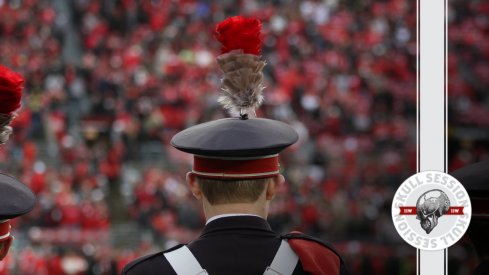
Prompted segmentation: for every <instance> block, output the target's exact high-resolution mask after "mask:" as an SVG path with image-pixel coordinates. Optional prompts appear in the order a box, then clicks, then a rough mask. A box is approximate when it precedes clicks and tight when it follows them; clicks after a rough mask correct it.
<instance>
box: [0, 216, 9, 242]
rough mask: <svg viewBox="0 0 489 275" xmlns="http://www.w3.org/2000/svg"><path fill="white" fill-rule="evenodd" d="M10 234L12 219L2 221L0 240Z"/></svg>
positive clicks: (0, 223) (0, 224)
mask: <svg viewBox="0 0 489 275" xmlns="http://www.w3.org/2000/svg"><path fill="white" fill-rule="evenodd" d="M9 236H10V221H9V220H6V221H3V222H0V242H1V241H3V240H5V239H7V238H8V237H9Z"/></svg>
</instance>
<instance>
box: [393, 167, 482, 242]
mask: <svg viewBox="0 0 489 275" xmlns="http://www.w3.org/2000/svg"><path fill="white" fill-rule="evenodd" d="M471 216H472V206H471V204H470V198H469V195H468V194H467V191H466V190H465V188H464V187H463V185H462V184H461V183H460V182H459V181H458V180H457V179H455V178H454V177H452V176H450V175H449V174H445V173H442V172H438V171H423V172H420V173H417V174H415V175H412V176H411V177H409V178H408V179H407V180H405V181H404V182H403V183H402V184H401V186H400V187H399V189H397V192H396V194H395V195H394V199H393V200H392V220H393V221H394V226H395V227H396V230H397V232H398V233H399V235H400V236H401V237H402V238H403V239H404V241H406V242H407V243H409V244H410V245H412V246H414V247H416V248H419V249H422V250H440V249H445V248H447V247H449V246H451V245H453V244H454V243H456V242H457V241H458V240H459V239H460V238H462V236H463V235H464V234H465V231H467V228H468V227H469V223H470V218H471Z"/></svg>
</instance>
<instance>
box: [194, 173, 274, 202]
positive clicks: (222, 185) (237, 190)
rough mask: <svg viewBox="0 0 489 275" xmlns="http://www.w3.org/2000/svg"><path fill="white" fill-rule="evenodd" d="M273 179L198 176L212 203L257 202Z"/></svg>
mask: <svg viewBox="0 0 489 275" xmlns="http://www.w3.org/2000/svg"><path fill="white" fill-rule="evenodd" d="M271 179H272V178H263V179H243V180H219V179H209V178H203V177H199V176H197V182H198V184H199V187H200V189H201V190H202V194H203V195H204V197H205V198H206V199H207V200H208V201H209V203H210V204H211V205H216V204H227V203H251V202H256V201H257V200H258V198H259V197H260V195H261V194H262V193H263V192H264V191H265V187H266V185H267V183H268V182H269V181H270V180H271Z"/></svg>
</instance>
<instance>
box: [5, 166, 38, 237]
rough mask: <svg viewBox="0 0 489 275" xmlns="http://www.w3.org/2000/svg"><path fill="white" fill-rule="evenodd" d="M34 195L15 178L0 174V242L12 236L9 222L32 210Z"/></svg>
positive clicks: (34, 200)
mask: <svg viewBox="0 0 489 275" xmlns="http://www.w3.org/2000/svg"><path fill="white" fill-rule="evenodd" d="M35 202H36V197H35V196H34V193H32V191H31V190H30V189H29V187H27V186H26V185H24V184H23V183H22V182H20V181H18V180H17V179H15V178H14V177H11V176H9V175H6V174H3V173H0V241H2V240H3V239H5V238H6V237H8V236H10V224H9V222H8V221H9V220H10V219H12V218H15V217H18V216H20V215H24V214H26V213H28V212H29V211H31V210H32V208H33V207H34V204H35Z"/></svg>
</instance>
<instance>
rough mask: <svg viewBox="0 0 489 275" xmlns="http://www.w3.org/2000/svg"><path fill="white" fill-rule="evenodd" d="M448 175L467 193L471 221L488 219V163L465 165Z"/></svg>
mask: <svg viewBox="0 0 489 275" xmlns="http://www.w3.org/2000/svg"><path fill="white" fill-rule="evenodd" d="M450 174H451V175H452V176H453V177H455V178H456V179H457V180H458V181H460V183H462V185H463V186H464V187H465V189H466V190H467V192H468V193H469V196H470V201H471V203H472V219H489V161H488V160H486V161H482V162H478V163H474V164H471V165H467V166H465V167H462V168H460V169H458V170H455V171H453V172H452V173H450Z"/></svg>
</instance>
